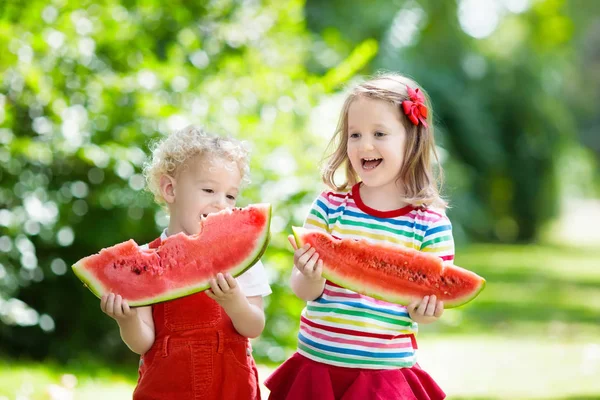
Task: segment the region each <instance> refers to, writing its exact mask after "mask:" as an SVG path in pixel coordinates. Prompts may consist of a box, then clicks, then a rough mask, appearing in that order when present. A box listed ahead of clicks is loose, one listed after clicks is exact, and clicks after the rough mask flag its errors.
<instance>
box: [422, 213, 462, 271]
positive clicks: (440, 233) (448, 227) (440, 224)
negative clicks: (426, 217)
mask: <svg viewBox="0 0 600 400" xmlns="http://www.w3.org/2000/svg"><path fill="white" fill-rule="evenodd" d="M421 251H423V252H426V253H430V254H433V255H436V256H438V257H440V258H441V259H442V260H443V261H444V263H449V264H452V263H454V238H453V237H452V223H451V222H450V220H449V219H448V217H447V216H446V215H443V214H442V215H440V218H437V219H436V220H434V221H433V222H431V223H430V224H429V226H428V227H427V230H426V231H425V235H424V236H423V242H422V244H421Z"/></svg>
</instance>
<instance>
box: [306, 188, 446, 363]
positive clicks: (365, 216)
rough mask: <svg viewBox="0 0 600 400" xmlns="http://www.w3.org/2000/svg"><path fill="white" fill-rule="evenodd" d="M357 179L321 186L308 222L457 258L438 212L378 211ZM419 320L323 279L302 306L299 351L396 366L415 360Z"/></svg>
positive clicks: (330, 359)
mask: <svg viewBox="0 0 600 400" xmlns="http://www.w3.org/2000/svg"><path fill="white" fill-rule="evenodd" d="M358 188H359V185H355V186H354V187H353V188H352V189H351V190H349V191H347V192H323V193H322V194H321V195H320V196H319V197H318V198H317V199H316V200H315V202H314V203H313V205H312V208H311V210H310V212H309V214H308V217H307V218H306V222H305V223H304V226H305V227H306V228H309V229H316V230H321V231H326V232H328V233H330V234H331V235H333V236H334V237H337V238H341V239H344V238H353V239H366V240H368V241H371V242H373V243H382V242H387V243H392V244H397V245H399V246H406V247H409V248H412V249H417V250H420V251H425V252H429V253H433V254H436V255H438V256H439V257H441V258H442V259H443V260H444V261H445V262H452V261H453V259H454V241H453V239H452V225H451V224H450V221H449V220H448V218H447V217H446V216H445V215H444V214H443V213H439V212H435V211H432V210H426V209H423V208H414V207H412V206H407V207H404V208H401V209H399V210H393V211H384V212H382V211H377V210H374V209H372V208H369V207H368V206H367V205H365V204H364V203H363V202H362V200H361V198H360V193H359V190H358ZM417 329H418V327H417V324H416V323H415V322H413V321H412V320H411V318H410V317H409V315H408V312H407V310H406V307H404V306H401V305H397V304H392V303H387V302H385V301H381V300H376V299H373V298H372V297H369V296H364V295H361V294H358V293H356V292H353V291H351V290H348V289H345V288H343V287H340V286H337V285H335V284H333V283H332V282H329V281H327V282H326V283H325V289H324V291H323V294H322V295H321V297H319V298H318V299H316V300H314V301H309V302H308V303H307V305H306V307H305V308H304V310H303V311H302V316H301V318H300V331H299V333H298V352H299V353H300V354H302V355H303V356H305V357H308V358H310V359H312V360H315V361H318V362H322V363H325V364H331V365H337V366H342V367H350V368H368V369H395V368H404V367H411V366H413V365H414V364H415V363H416V355H415V353H416V351H415V350H416V349H417V344H416V340H415V334H416V333H417Z"/></svg>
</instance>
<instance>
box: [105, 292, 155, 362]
mask: <svg viewBox="0 0 600 400" xmlns="http://www.w3.org/2000/svg"><path fill="white" fill-rule="evenodd" d="M100 308H101V309H102V311H103V312H104V313H105V314H107V315H108V316H110V317H111V318H113V319H114V320H115V321H117V324H118V325H119V330H120V332H121V338H122V339H123V342H125V344H126V345H127V347H129V348H130V349H131V351H133V352H134V353H137V354H144V353H145V352H147V351H148V350H150V347H152V344H153V343H154V320H153V319H152V307H151V306H146V307H137V308H130V307H129V304H127V301H125V300H123V299H122V297H121V296H120V295H116V296H115V294H114V293H110V294H108V295H104V296H102V299H101V300H100Z"/></svg>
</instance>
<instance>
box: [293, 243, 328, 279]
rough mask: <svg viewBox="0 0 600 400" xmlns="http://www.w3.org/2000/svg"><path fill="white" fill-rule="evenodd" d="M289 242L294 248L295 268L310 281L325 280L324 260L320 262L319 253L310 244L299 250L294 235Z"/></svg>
mask: <svg viewBox="0 0 600 400" xmlns="http://www.w3.org/2000/svg"><path fill="white" fill-rule="evenodd" d="M288 240H289V242H290V243H291V245H292V247H293V248H294V266H295V267H296V269H298V271H300V272H301V273H302V275H304V277H305V278H307V279H308V280H309V281H320V280H322V279H323V276H322V273H323V260H319V253H317V250H316V249H315V248H314V247H313V248H311V247H310V244H305V245H304V246H302V247H300V248H298V246H297V245H296V241H295V240H294V237H293V236H292V235H290V236H288Z"/></svg>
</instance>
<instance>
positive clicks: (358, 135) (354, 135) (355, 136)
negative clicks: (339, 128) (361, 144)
mask: <svg viewBox="0 0 600 400" xmlns="http://www.w3.org/2000/svg"><path fill="white" fill-rule="evenodd" d="M350 137H351V138H352V139H357V138H359V137H360V133H351V134H350Z"/></svg>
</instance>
